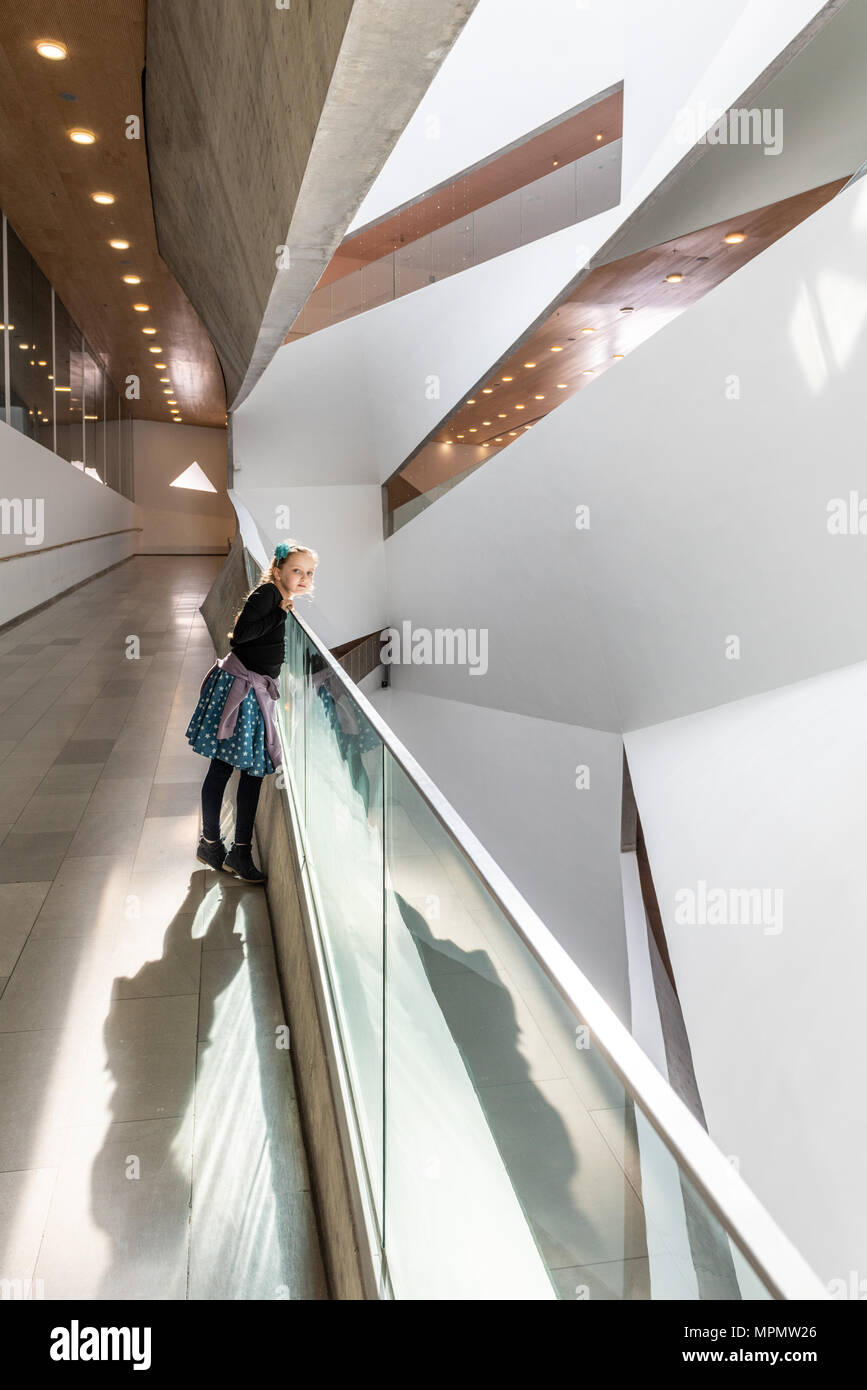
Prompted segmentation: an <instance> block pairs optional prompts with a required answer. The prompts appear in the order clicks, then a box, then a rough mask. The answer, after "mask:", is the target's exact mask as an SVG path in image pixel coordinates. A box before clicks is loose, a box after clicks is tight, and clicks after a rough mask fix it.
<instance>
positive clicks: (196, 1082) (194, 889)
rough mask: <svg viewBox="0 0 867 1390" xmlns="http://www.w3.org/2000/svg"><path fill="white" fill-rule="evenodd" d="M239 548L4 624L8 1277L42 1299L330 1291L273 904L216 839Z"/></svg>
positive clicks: (0, 1182)
mask: <svg viewBox="0 0 867 1390" xmlns="http://www.w3.org/2000/svg"><path fill="white" fill-rule="evenodd" d="M219 564H220V561H219V560H218V559H212V558H206V557H187V556H179V557H165V556H141V557H137V558H135V559H134V560H132V561H130V562H129V563H127V564H125V565H122V566H120V567H119V568H117V569H115V570H113V571H111V572H110V573H109V574H107V575H104V576H102V577H101V578H99V579H96V580H94V581H92V582H91V583H90V584H87V585H85V586H84V587H83V588H81V589H78V590H77V591H75V592H74V593H72V594H70V595H68V596H67V597H66V598H62V599H60V600H59V601H58V602H57V603H55V604H53V605H52V606H51V607H50V608H48V609H45V610H44V611H43V612H42V613H39V614H37V615H36V616H35V617H33V618H31V619H29V620H28V621H26V622H24V623H22V624H20V625H19V626H18V627H15V628H13V629H10V630H9V631H7V632H6V633H4V634H2V635H0V1278H2V1279H10V1280H16V1279H18V1280H21V1281H22V1285H21V1288H22V1289H23V1290H25V1292H26V1290H27V1284H26V1281H27V1280H31V1281H33V1282H32V1283H31V1285H30V1291H31V1296H36V1297H44V1298H46V1299H52V1298H77V1297H80V1298H96V1299H103V1298H129V1299H144V1298H159V1299H183V1298H220V1299H286V1298H291V1299H306V1298H326V1297H327V1296H328V1295H327V1289H326V1286H325V1280H324V1275H323V1271H322V1262H321V1258H320V1251H319V1245H318V1238H317V1231H316V1223H315V1218H314V1212H313V1206H312V1201H311V1195H310V1183H309V1175H308V1172H307V1166H306V1159H305V1155H304V1150H303V1145H302V1141H301V1135H300V1126H299V1121H298V1113H297V1106H296V1101H295V1091H294V1083H293V1077H292V1069H291V1061H290V1057H289V1053H288V1052H287V1051H286V1050H284V1049H282V1048H281V1047H280V1046H278V1041H277V1040H278V1038H280V1036H281V1035H280V1032H279V1029H280V1025H281V1024H282V1023H283V1010H282V1005H281V1001H280V994H279V989H278V985H277V978H276V972H275V968H274V957H273V950H272V945H271V935H270V927H269V923H268V916H267V908H266V905H265V898H264V895H263V894H262V892H261V890H256V889H251V888H243V887H241V886H240V885H238V886H232V882H231V880H229V879H227V878H226V877H225V876H224V875H215V874H213V873H211V872H210V871H208V870H205V869H202V868H201V866H200V865H198V863H197V862H196V859H195V853H194V851H195V844H196V839H197V836H198V827H199V818H198V817H199V809H198V808H199V788H200V785H201V779H202V777H203V775H204V772H205V769H206V764H205V761H204V759H202V758H200V757H199V756H198V755H197V754H196V753H194V752H193V751H192V750H191V749H190V748H189V747H188V745H187V743H186V742H185V739H184V730H185V728H186V725H187V722H188V720H189V717H190V714H191V712H192V710H193V708H194V706H195V702H196V699H197V696H198V690H199V685H200V683H201V680H202V677H203V676H204V673H205V671H206V670H207V669H208V667H209V666H210V664H211V662H212V661H213V659H214V653H213V649H212V647H211V643H210V640H209V638H208V635H207V631H206V629H205V625H204V622H203V621H202V618H201V615H200V614H199V612H198V607H199V604H200V603H201V601H202V598H203V597H204V595H205V593H206V592H207V590H208V588H209V587H210V584H211V582H212V579H213V577H214V575H215V574H216V572H217V569H218V567H219ZM130 638H136V639H137V641H136V642H131V641H130ZM127 652H132V653H133V655H132V657H130V656H128V655H127ZM232 793H233V787H231V786H230V788H229V796H228V797H227V808H226V809H227V813H228V814H227V817H226V819H227V825H228V826H229V827H230V826H231V813H230V812H231V799H233V798H232Z"/></svg>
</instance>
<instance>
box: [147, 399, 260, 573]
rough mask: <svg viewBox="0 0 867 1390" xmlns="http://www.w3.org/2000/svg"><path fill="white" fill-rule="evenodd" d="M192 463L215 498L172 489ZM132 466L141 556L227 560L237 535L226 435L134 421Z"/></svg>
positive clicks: (210, 495)
mask: <svg viewBox="0 0 867 1390" xmlns="http://www.w3.org/2000/svg"><path fill="white" fill-rule="evenodd" d="M192 463H198V465H199V467H200V468H201V469H202V472H203V473H204V474H205V475H206V477H207V478H208V480H209V482H211V483H213V485H214V487H215V488H216V489H217V492H216V493H213V492H193V491H190V490H188V489H187V488H180V487H172V486H171V484H172V481H173V480H174V479H175V478H177V477H178V475H179V474H181V473H183V472H184V471H185V470H186V469H187V468H189V466H190V464H192ZM133 464H134V478H135V483H134V486H135V499H136V502H137V503H138V505H139V507H140V508H141V518H142V527H143V531H142V537H141V544H140V547H139V549H140V550H141V552H142V553H143V554H146V555H147V554H151V555H163V554H172V555H213V554H215V553H217V554H225V552H226V549H227V541H231V538H232V537H233V536H234V534H235V513H234V512H233V510H232V504H231V503H230V501H229V498H228V496H227V493H226V431H225V430H219V429H207V428H204V427H200V426H197V425H174V424H163V423H162V422H161V421H157V420H135V421H134V422H133Z"/></svg>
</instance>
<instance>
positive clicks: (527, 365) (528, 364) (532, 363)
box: [524, 362, 536, 367]
mask: <svg viewBox="0 0 867 1390" xmlns="http://www.w3.org/2000/svg"><path fill="white" fill-rule="evenodd" d="M535 365H536V363H535V362H525V363H524V366H525V367H535Z"/></svg>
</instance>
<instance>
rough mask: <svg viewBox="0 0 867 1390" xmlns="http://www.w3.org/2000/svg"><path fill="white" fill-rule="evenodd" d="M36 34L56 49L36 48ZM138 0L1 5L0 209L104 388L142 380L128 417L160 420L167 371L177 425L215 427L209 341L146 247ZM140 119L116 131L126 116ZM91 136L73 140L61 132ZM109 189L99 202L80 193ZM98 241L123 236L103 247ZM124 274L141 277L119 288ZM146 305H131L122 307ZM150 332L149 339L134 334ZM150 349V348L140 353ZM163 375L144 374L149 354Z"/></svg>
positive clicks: (153, 250)
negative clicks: (100, 370) (62, 52)
mask: <svg viewBox="0 0 867 1390" xmlns="http://www.w3.org/2000/svg"><path fill="white" fill-rule="evenodd" d="M39 39H56V40H58V41H60V42H61V43H63V44H65V45H66V47H67V50H68V56H67V57H66V58H65V59H63V60H61V61H51V60H47V59H45V58H43V57H40V56H39V54H38V53H37V52H36V48H35V44H36V42H37V40H39ZM144 64H145V4H144V0H94V2H93V3H90V4H85V3H81V2H80V0H73V3H68V2H67V3H60V0H31V3H28V4H27V5H26V6H25V7H20V6H19V7H17V8H15V9H13V8H12V6H11V5H6V6H4V23H3V31H2V36H0V204H2V207H3V210H4V211H5V213H6V215H7V217H8V219H9V222H10V224H11V225H12V227H13V228H14V229H15V231H16V232H17V234H18V236H19V237H20V238H21V240H22V241H23V243H24V245H25V246H26V247H27V249H28V251H29V252H30V254H31V255H32V256H33V258H34V260H35V261H36V262H37V264H38V265H39V267H40V269H41V270H42V271H43V273H44V274H45V275H46V276H47V278H48V279H49V280H50V282H51V283H52V284H53V285H54V288H55V291H56V293H57V294H58V295H59V297H60V298H61V300H62V301H63V303H64V304H65V306H66V308H67V309H68V311H69V313H70V314H71V315H72V317H73V319H74V320H75V322H76V323H77V325H78V327H79V328H80V329H82V331H83V332H84V334H85V336H86V338H87V340H88V343H89V344H90V346H91V348H92V349H93V350H94V351H95V352H96V353H97V354H98V356H99V357H100V359H101V360H102V362H103V363H104V365H105V367H106V370H107V371H108V373H109V375H110V377H111V379H112V381H113V383H114V385H115V386H116V387H117V388H119V389H122V388H123V385H124V382H125V381H126V378H127V377H128V376H130V375H136V376H138V377H139V378H140V380H141V397H140V399H139V400H130V401H128V402H127V404H128V406H129V409H130V411H131V413H132V414H133V416H135V417H137V418H141V419H150V420H169V419H170V409H169V407H168V405H167V404H166V401H167V397H166V396H165V394H164V389H163V383H160V382H159V381H158V377H159V376H169V378H170V384H171V386H172V387H173V388H174V391H175V395H174V398H175V399H176V400H177V401H178V406H179V409H180V411H181V414H182V419H183V421H184V423H189V424H197V425H211V426H220V427H222V426H224V425H225V420H226V397H225V389H224V385H223V376H222V372H221V370H220V366H219V363H218V360H217V356H216V353H215V352H214V349H213V346H212V344H211V341H210V338H209V337H208V334H207V332H206V331H205V329H204V327H203V326H202V324H201V322H200V320H199V318H198V316H197V314H196V313H195V311H194V309H193V308H192V305H191V304H190V302H189V300H188V299H187V298H186V296H185V295H184V293H183V291H182V290H181V288H180V286H179V285H178V284H177V282H176V280H175V279H174V277H173V275H172V274H171V272H170V271H169V269H168V267H167V266H166V265H165V263H164V262H163V261H162V259H161V258H160V255H159V252H158V250H157V239H156V231H155V227H154V220H153V212H152V206H151V190H150V180H149V175H148V164H147V150H146V146H145V133H144V123H143V119H142V85H141V84H142V72H143V69H144ZM129 117H136V118H138V122H139V129H138V138H135V139H128V138H127V130H128V129H129V123H128V118H129ZM74 127H82V128H84V129H86V130H90V131H93V133H94V134H95V135H96V142H95V143H94V144H92V145H78V144H75V143H73V141H71V140H70V138H69V134H68V132H69V130H70V129H71V128H74ZM95 192H108V193H111V194H113V195H114V198H115V201H114V203H113V204H111V205H110V206H100V205H98V204H97V203H95V202H93V200H92V198H91V194H92V193H95ZM111 238H121V239H124V240H127V241H129V243H130V246H129V249H128V250H113V249H112V248H111V247H110V246H109V244H108V243H109V240H110V239H111ZM126 274H135V275H137V276H139V277H140V281H141V283H140V284H137V285H132V286H130V285H126V284H124V283H123V276H124V275H126ZM136 303H144V304H147V305H149V311H148V312H147V313H138V312H136V311H135V310H134V308H133V305H134V304H136ZM146 327H153V328H156V330H157V333H156V334H155V335H147V334H145V333H143V331H142V330H143V329H144V328H146ZM151 346H159V347H161V348H162V349H163V354H164V355H162V356H157V354H155V353H151V352H149V350H148V349H149V347H151ZM157 361H159V362H165V363H166V364H167V370H165V371H159V372H158V371H157V369H156V368H155V365H154V364H155V362H157Z"/></svg>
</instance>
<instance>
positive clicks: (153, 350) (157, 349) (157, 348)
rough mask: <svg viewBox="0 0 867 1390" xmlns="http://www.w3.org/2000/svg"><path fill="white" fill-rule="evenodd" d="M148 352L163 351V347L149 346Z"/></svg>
mask: <svg viewBox="0 0 867 1390" xmlns="http://www.w3.org/2000/svg"><path fill="white" fill-rule="evenodd" d="M148 352H162V348H159V347H149V348H148Z"/></svg>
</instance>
